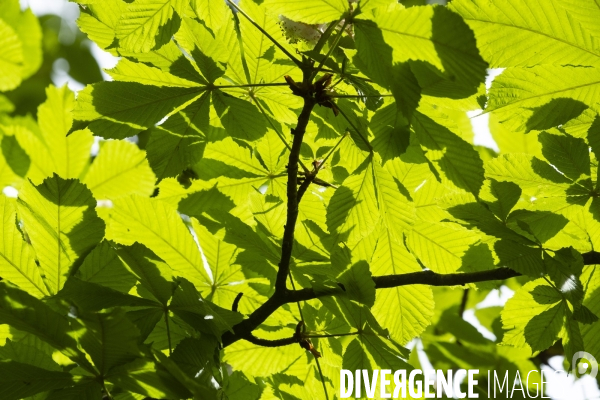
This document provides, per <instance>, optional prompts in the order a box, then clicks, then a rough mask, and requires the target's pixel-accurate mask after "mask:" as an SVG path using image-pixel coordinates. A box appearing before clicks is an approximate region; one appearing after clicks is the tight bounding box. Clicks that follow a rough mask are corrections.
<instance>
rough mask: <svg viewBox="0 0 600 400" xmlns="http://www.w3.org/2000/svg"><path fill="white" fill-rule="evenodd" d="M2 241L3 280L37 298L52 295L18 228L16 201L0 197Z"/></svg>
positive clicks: (0, 252) (0, 261) (0, 244)
mask: <svg viewBox="0 0 600 400" xmlns="http://www.w3.org/2000/svg"><path fill="white" fill-rule="evenodd" d="M0 210H1V213H2V214H1V215H2V221H3V225H2V240H0V267H1V268H2V278H3V279H5V280H7V281H9V282H12V283H14V284H15V285H17V286H19V287H20V288H22V289H23V290H26V291H27V292H29V293H31V294H32V295H34V296H36V297H43V296H47V295H49V294H50V293H49V292H48V288H47V287H46V285H45V284H44V281H43V279H42V275H41V271H40V269H39V267H38V266H37V265H36V263H35V260H34V255H33V251H32V249H31V247H30V246H29V245H28V244H27V243H26V242H25V241H24V240H23V236H22V234H21V232H20V231H19V229H18V228H17V210H16V205H15V203H14V201H12V200H10V199H8V198H7V197H6V196H4V195H0Z"/></svg>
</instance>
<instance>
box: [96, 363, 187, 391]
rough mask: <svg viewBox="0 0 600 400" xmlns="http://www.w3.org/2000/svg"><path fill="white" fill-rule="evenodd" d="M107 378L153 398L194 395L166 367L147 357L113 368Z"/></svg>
mask: <svg viewBox="0 0 600 400" xmlns="http://www.w3.org/2000/svg"><path fill="white" fill-rule="evenodd" d="M106 380H108V381H109V382H111V383H113V384H115V385H116V386H118V387H119V388H122V389H124V390H126V391H128V392H132V393H139V394H141V395H143V396H147V397H152V398H158V399H161V398H163V399H164V398H167V399H185V398H190V397H191V396H192V394H191V393H190V391H189V390H188V389H186V387H185V386H184V385H182V384H181V383H180V382H179V381H178V380H177V379H176V378H175V377H174V376H173V375H172V374H171V373H170V372H169V371H168V370H167V369H166V368H165V367H163V366H161V365H160V364H159V363H157V362H155V361H154V360H150V359H147V358H143V359H142V358H139V359H136V360H135V361H132V362H131V363H129V364H126V365H122V366H118V367H115V368H113V369H112V370H111V371H110V373H108V374H107V375H106Z"/></svg>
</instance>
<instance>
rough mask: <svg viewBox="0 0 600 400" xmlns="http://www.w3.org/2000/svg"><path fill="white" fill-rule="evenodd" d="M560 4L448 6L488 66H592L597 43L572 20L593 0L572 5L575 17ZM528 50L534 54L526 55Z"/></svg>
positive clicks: (463, 1) (478, 0) (479, 1)
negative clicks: (465, 26)
mask: <svg viewBox="0 0 600 400" xmlns="http://www.w3.org/2000/svg"><path fill="white" fill-rule="evenodd" d="M562 3H563V2H562V1H558V0H552V1H545V2H544V3H543V4H539V5H538V4H536V5H535V6H534V5H533V4H531V3H524V2H521V1H518V0H500V1H495V2H493V3H489V2H487V1H485V0H474V1H473V0H468V1H467V0H460V1H457V2H455V3H452V5H451V6H450V7H451V9H453V10H455V11H456V12H458V13H459V14H460V15H461V16H462V17H463V18H464V19H465V21H466V22H467V23H468V24H469V26H470V27H471V28H472V29H473V31H474V32H475V37H476V38H477V44H478V46H479V48H480V49H481V52H482V55H483V57H484V58H485V59H486V60H487V61H489V62H490V64H491V66H492V67H517V66H519V67H520V66H523V67H530V66H534V65H539V64H555V65H567V64H570V65H598V64H599V63H600V51H599V50H598V47H597V45H596V44H597V39H595V38H594V37H593V33H592V32H591V31H590V30H588V29H585V28H584V27H582V26H581V24H580V23H578V21H577V19H578V17H581V16H582V14H583V13H582V9H581V8H582V7H594V0H582V1H580V2H577V8H578V9H579V10H578V11H577V13H572V12H570V11H569V10H568V8H570V7H568V6H567V7H564V6H563V5H562ZM573 3H574V2H572V4H573ZM565 4H568V3H565ZM532 48H536V49H537V51H535V52H532V51H529V50H530V49H532Z"/></svg>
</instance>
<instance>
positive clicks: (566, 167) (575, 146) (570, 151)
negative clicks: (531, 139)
mask: <svg viewBox="0 0 600 400" xmlns="http://www.w3.org/2000/svg"><path fill="white" fill-rule="evenodd" d="M538 140H539V141H540V143H541V144H542V154H543V155H544V157H545V158H546V160H548V162H549V163H550V164H552V165H553V166H555V167H556V168H558V170H559V171H560V172H562V173H563V174H564V175H566V176H567V177H568V178H570V179H572V180H574V181H576V180H578V179H579V178H580V177H582V176H584V177H589V176H590V174H591V172H590V151H589V147H588V145H587V143H585V141H584V140H583V139H579V138H574V137H572V136H568V135H565V136H558V135H552V134H550V133H547V132H542V133H541V134H540V135H539V136H538Z"/></svg>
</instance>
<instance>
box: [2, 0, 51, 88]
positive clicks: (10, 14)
mask: <svg viewBox="0 0 600 400" xmlns="http://www.w3.org/2000/svg"><path fill="white" fill-rule="evenodd" d="M0 19H1V20H3V21H4V22H5V23H6V24H8V25H10V26H11V27H12V28H13V29H14V31H15V32H16V34H17V35H18V36H19V39H20V41H21V45H22V48H23V69H22V71H21V77H22V78H23V79H26V78H29V77H30V76H31V75H33V74H34V73H35V72H36V71H37V70H38V69H39V68H40V66H41V64H42V46H41V40H42V29H41V27H40V24H39V22H38V19H37V18H36V16H35V15H34V14H33V12H32V11H31V9H27V10H24V11H23V12H21V7H20V6H19V2H18V1H16V0H7V1H3V2H2V5H0ZM7 50H8V49H7ZM8 52H10V50H8ZM0 90H2V89H0Z"/></svg>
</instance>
